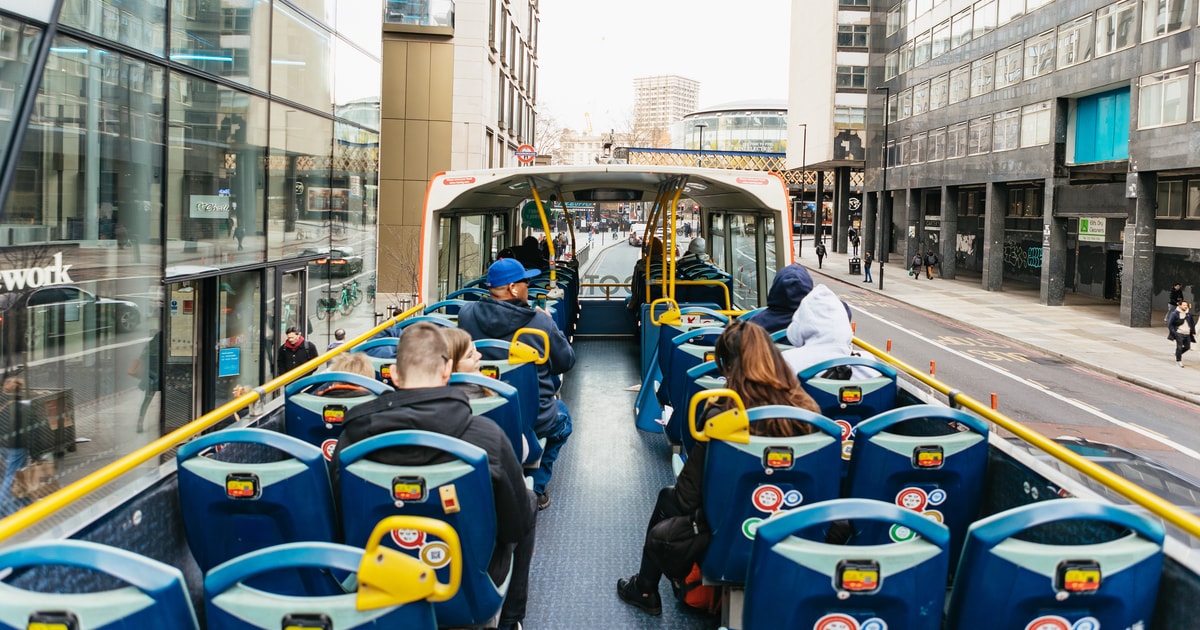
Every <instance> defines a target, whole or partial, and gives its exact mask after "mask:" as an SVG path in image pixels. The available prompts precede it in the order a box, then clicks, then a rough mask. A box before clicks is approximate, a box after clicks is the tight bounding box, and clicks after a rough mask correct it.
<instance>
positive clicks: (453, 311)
mask: <svg viewBox="0 0 1200 630" xmlns="http://www.w3.org/2000/svg"><path fill="white" fill-rule="evenodd" d="M466 305H467V301H466V300H442V301H441V302H434V303H433V304H430V305H429V306H426V307H425V310H424V311H422V313H424V314H425V315H431V314H434V313H437V312H438V311H443V314H444V315H446V316H455V315H458V310H459V309H461V308H462V307H464V306H466Z"/></svg>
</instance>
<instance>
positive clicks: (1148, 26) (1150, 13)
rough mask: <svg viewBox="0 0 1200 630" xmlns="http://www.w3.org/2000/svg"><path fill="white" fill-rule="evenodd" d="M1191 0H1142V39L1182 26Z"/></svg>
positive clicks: (1164, 33)
mask: <svg viewBox="0 0 1200 630" xmlns="http://www.w3.org/2000/svg"><path fill="white" fill-rule="evenodd" d="M1191 4H1192V2H1191V0H1143V2H1142V40H1143V41H1145V40H1149V39H1154V38H1155V37H1161V36H1163V35H1167V34H1170V33H1174V32H1176V31H1179V30H1182V29H1183V28H1184V22H1183V19H1184V17H1185V16H1187V15H1188V13H1189V12H1190V11H1191Z"/></svg>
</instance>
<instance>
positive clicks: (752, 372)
mask: <svg viewBox="0 0 1200 630" xmlns="http://www.w3.org/2000/svg"><path fill="white" fill-rule="evenodd" d="M714 354H715V355H716V357H715V358H716V363H717V370H718V371H720V373H721V375H722V376H724V377H725V383H726V387H728V388H729V389H732V390H733V391H735V392H737V393H738V395H739V396H741V398H742V402H743V403H744V404H745V406H746V408H747V409H749V408H751V407H761V406H764V405H786V406H789V407H799V408H801V409H807V410H808V411H812V412H814V413H820V412H821V410H820V408H819V407H817V403H816V402H814V401H813V399H812V398H811V397H810V396H809V395H808V394H806V393H805V392H804V389H803V388H801V387H800V381H798V380H797V379H796V375H795V374H794V373H793V372H792V371H791V370H790V369H789V368H788V366H787V362H785V361H784V360H783V356H782V355H780V354H779V349H778V348H776V347H775V344H774V343H772V341H771V338H770V336H768V335H767V332H766V330H765V329H763V328H762V327H761V326H758V325H757V324H751V323H747V322H744V321H742V320H740V319H739V320H734V321H732V322H730V323H729V325H728V326H727V327H726V328H725V332H723V333H721V336H720V337H717V343H716V348H715V349H714ZM733 404H734V403H733V401H731V400H730V399H728V398H722V399H720V402H719V403H717V404H715V405H710V406H709V407H708V409H707V410H706V411H705V417H706V419H707V418H708V417H711V416H713V415H715V414H717V413H720V412H722V411H725V410H726V409H729V408H730V407H732V406H733ZM698 421H701V422H702V421H703V420H698ZM813 430H814V429H813V427H812V425H810V424H808V423H806V422H800V421H797V420H789V419H784V418H771V419H766V420H760V421H757V422H752V423H751V424H750V433H751V435H764V436H771V437H793V436H797V435H807V434H809V433H812V432H813ZM707 453H708V446H707V443H705V442H698V443H696V445H695V446H693V447H692V450H691V452H690V453H689V454H688V459H687V462H686V463H684V465H683V470H682V471H680V473H679V478H678V479H677V480H676V481H675V485H674V486H669V487H666V488H663V489H662V491H660V492H659V494H658V503H657V504H655V506H654V513H653V514H652V515H651V517H650V524H649V526H648V527H647V528H646V531H647V533H649V531H650V529H651V528H653V527H654V526H655V525H657V524H658V523H659V522H660V521H662V520H664V519H667V518H670V517H673V516H680V515H688V514H696V513H698V512H699V513H701V514H702V513H703V496H704V488H703V484H704V459H705V457H706V455H707ZM705 526H706V527H707V525H705ZM648 548H649V540H647V545H646V546H645V547H643V549H642V564H641V567H640V568H639V570H638V572H637V573H635V574H634V575H633V576H632V577H629V578H621V579H620V580H617V595H618V596H619V597H620V598H621V600H622V601H624V602H625V603H627V604H630V605H632V606H637V607H638V608H641V609H642V610H644V611H646V612H647V613H650V614H651V615H658V614H662V598H661V597H660V596H659V594H658V583H659V581H660V579H661V578H662V575H663V572H662V567H661V566H660V565H659V563H658V561H657V560H655V558H654V557H653V555H652V554H649V553H647V550H648Z"/></svg>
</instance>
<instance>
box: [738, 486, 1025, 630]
mask: <svg viewBox="0 0 1200 630" xmlns="http://www.w3.org/2000/svg"><path fill="white" fill-rule="evenodd" d="M841 520H852V521H854V522H856V523H858V522H863V521H875V522H879V523H882V524H886V525H892V526H895V527H904V528H908V529H911V530H912V531H914V532H916V533H917V534H918V537H914V538H913V539H911V540H908V541H906V542H901V543H890V544H885V545H871V546H850V545H833V544H826V543H825V541H824V536H823V534H824V529H825V528H826V526H827V525H829V524H831V523H833V522H834V521H841ZM814 537H815V538H818V540H813V538H814ZM949 538H950V536H949V532H948V531H946V528H945V527H944V526H943V525H941V524H940V523H937V522H934V521H931V520H929V519H927V518H924V517H922V516H920V515H918V514H916V513H914V512H911V511H908V510H904V509H901V508H899V507H897V506H895V505H891V504H888V503H883V502H881V501H870V500H866V499H839V500H835V501H826V502H824V503H818V504H815V505H810V506H806V507H803V508H800V509H798V510H794V511H792V512H789V513H787V514H785V515H783V516H781V517H780V518H776V519H771V520H770V521H767V522H766V523H763V524H762V526H760V527H759V528H758V535H757V537H756V538H755V540H754V553H753V556H752V558H751V560H750V570H749V575H748V577H747V580H746V599H745V609H744V614H743V617H742V619H743V625H742V627H743V628H744V629H745V630H761V629H763V628H860V629H863V630H867V629H872V630H882V629H884V628H889V629H892V630H920V629H924V628H941V627H942V626H941V623H942V608H943V606H944V605H945V594H946V590H945V587H946V570H947V567H948V565H949V555H948V554H947V552H946V546H947V545H948V544H949ZM994 586H995V583H993V587H994ZM996 590H997V591H1000V590H1002V589H996ZM951 627H958V628H970V627H972V626H951Z"/></svg>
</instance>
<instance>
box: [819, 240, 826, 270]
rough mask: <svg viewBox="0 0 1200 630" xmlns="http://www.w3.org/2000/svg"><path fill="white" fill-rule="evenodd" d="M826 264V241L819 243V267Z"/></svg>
mask: <svg viewBox="0 0 1200 630" xmlns="http://www.w3.org/2000/svg"><path fill="white" fill-rule="evenodd" d="M823 264H825V243H817V269H820V268H821V266H822V265H823Z"/></svg>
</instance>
